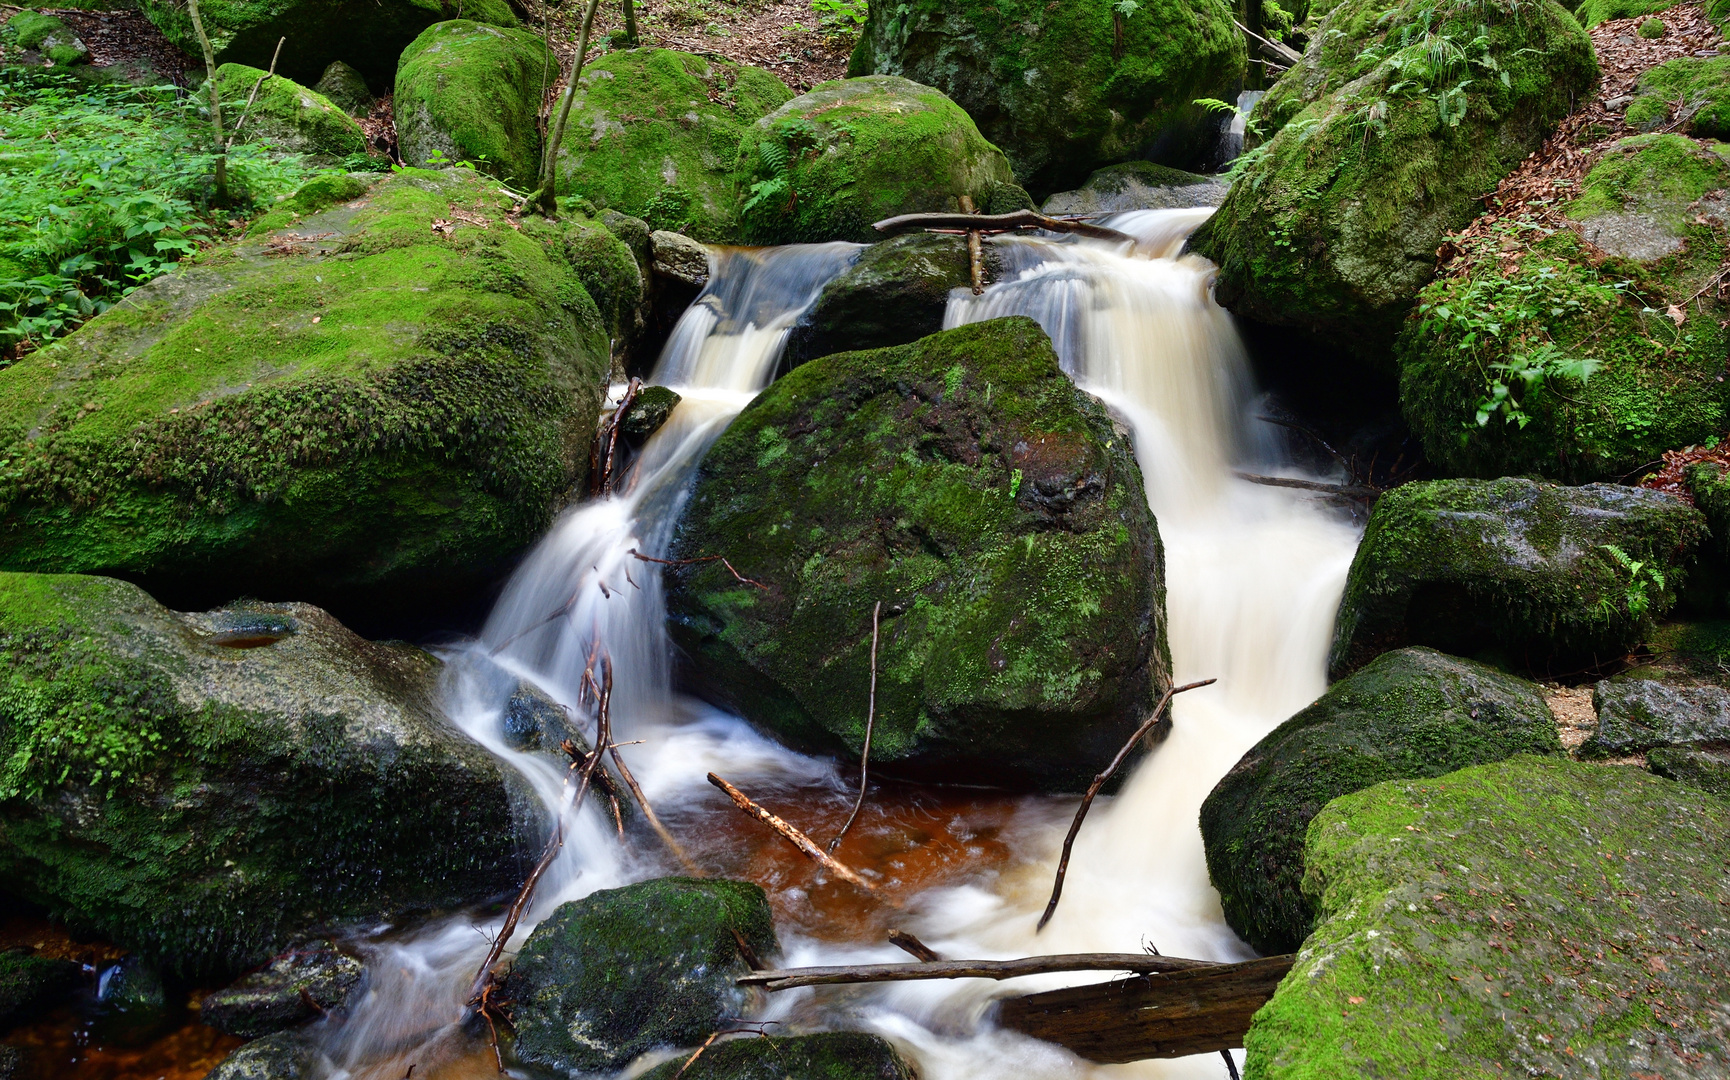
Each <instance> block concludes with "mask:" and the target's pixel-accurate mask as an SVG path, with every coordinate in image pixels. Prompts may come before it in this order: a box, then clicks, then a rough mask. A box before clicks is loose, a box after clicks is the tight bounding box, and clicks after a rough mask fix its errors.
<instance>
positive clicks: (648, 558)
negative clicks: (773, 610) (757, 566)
mask: <svg viewBox="0 0 1730 1080" xmlns="http://www.w3.org/2000/svg"><path fill="white" fill-rule="evenodd" d="M627 554H631V555H635V556H636V557H637V558H639V559H641V560H643V561H644V562H652V563H660V564H661V565H662V566H692V565H695V564H696V563H706V562H716V561H719V562H720V564H721V565H722V566H725V567H726V568H727V573H729V574H732V575H733V580H734V581H737V582H738V583H739V584H741V585H755V586H756V587H757V588H759V589H762V590H763V591H764V592H768V591H769V586H767V585H765V584H763V583H762V582H761V581H755V580H753V579H751V578H748V577H746V576H745V575H744V574H741V573H739V571H737V570H735V569H733V564H732V563H730V562H728V561H727V560H726V559H724V558H722V557H721V556H719V555H705V556H703V557H702V558H700V559H657V558H655V557H654V556H653V555H644V554H643V553H642V552H640V551H638V550H637V549H636V548H632V549H631V550H630V551H629V552H628V553H627Z"/></svg>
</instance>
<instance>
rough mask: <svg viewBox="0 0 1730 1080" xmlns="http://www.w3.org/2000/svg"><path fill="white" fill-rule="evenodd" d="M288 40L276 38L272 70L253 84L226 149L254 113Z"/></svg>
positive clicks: (225, 148) (271, 63)
mask: <svg viewBox="0 0 1730 1080" xmlns="http://www.w3.org/2000/svg"><path fill="white" fill-rule="evenodd" d="M287 40H288V38H286V37H279V38H277V39H276V51H275V52H273V53H271V54H270V70H268V71H266V72H265V73H264V74H263V75H262V76H260V77H259V80H258V81H257V82H255V83H253V84H252V93H250V94H248V95H247V96H246V107H245V108H244V109H241V110H240V119H239V120H236V121H235V122H234V130H233V131H232V132H230V133H229V136H228V141H227V142H225V143H223V144H222V148H223V149H224V150H227V149H229V148H230V147H232V146H233V145H234V140H235V139H236V138H238V137H239V136H240V126H241V125H242V124H244V123H246V118H247V117H248V116H250V115H252V103H253V102H255V101H257V100H258V89H259V87H261V86H263V85H264V84H265V83H266V82H268V81H269V80H270V77H271V76H272V75H275V74H276V58H277V57H279V56H281V55H282V43H283V42H285V41H287Z"/></svg>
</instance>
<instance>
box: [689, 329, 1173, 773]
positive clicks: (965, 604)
mask: <svg viewBox="0 0 1730 1080" xmlns="http://www.w3.org/2000/svg"><path fill="white" fill-rule="evenodd" d="M713 555H723V556H725V557H726V558H727V559H728V560H729V561H730V562H731V564H732V566H733V567H734V568H736V569H737V570H738V572H739V573H740V574H741V575H743V576H745V577H747V578H750V579H752V580H753V581H755V582H759V583H761V587H759V586H758V585H753V584H747V583H743V582H740V581H738V580H736V579H735V578H734V577H733V576H732V574H730V573H729V572H728V571H727V569H726V568H725V567H723V566H722V565H721V564H720V563H719V562H713V561H711V562H704V563H693V564H687V565H682V566H674V567H670V568H669V569H668V571H667V574H666V583H667V588H668V607H669V617H670V620H671V623H670V629H671V632H672V635H673V640H674V641H675V642H676V643H677V644H678V645H679V646H680V648H681V650H682V655H683V657H684V658H685V661H686V662H687V664H688V667H689V670H688V671H687V673H686V677H687V680H688V681H689V682H690V683H691V685H693V686H694V687H695V688H696V689H697V690H698V692H699V693H701V694H703V695H704V696H706V697H708V698H710V699H711V700H713V701H716V702H718V703H720V704H723V705H725V706H727V707H729V708H731V709H733V710H734V711H735V712H737V713H738V714H739V715H741V716H743V717H745V718H746V719H747V720H749V721H750V722H751V723H752V724H754V725H756V726H757V727H759V728H761V729H764V730H766V731H769V732H771V733H773V734H775V735H776V736H778V737H779V738H781V739H783V740H784V741H786V742H788V743H789V744H791V745H793V746H795V747H799V748H801V749H807V750H819V751H830V752H836V753H841V754H845V755H847V756H849V757H857V755H858V754H859V751H860V747H861V745H862V743H863V739H864V734H865V713H866V708H865V706H866V694H865V690H866V687H867V685H868V684H869V683H870V681H871V644H872V610H873V606H874V605H875V604H876V603H878V602H881V603H882V605H883V607H882V614H881V617H880V620H879V631H878V637H879V646H878V649H877V665H876V686H877V693H876V717H875V728H874V734H873V738H872V744H871V762H872V769H873V770H874V771H875V770H878V769H882V770H884V771H887V772H898V773H902V774H913V775H920V776H927V777H934V778H941V779H943V780H945V781H948V782H960V783H988V784H996V785H1000V786H1006V787H1035V788H1047V789H1056V790H1069V791H1076V790H1080V789H1081V788H1082V787H1084V786H1085V785H1086V784H1087V782H1088V780H1089V779H1090V778H1091V777H1092V776H1093V775H1094V774H1095V773H1097V772H1098V771H1099V770H1100V769H1101V768H1102V767H1103V766H1104V765H1105V763H1106V762H1108V761H1110V760H1111V757H1112V755H1113V754H1114V753H1116V751H1117V750H1118V748H1119V747H1121V746H1122V745H1123V744H1124V742H1125V740H1126V739H1127V738H1128V736H1129V734H1130V733H1131V732H1132V731H1134V730H1135V729H1136V727H1137V726H1138V725H1139V724H1140V723H1141V722H1142V720H1143V719H1145V718H1146V716H1147V713H1148V711H1149V710H1150V709H1151V707H1152V704H1153V699H1154V697H1155V696H1156V695H1157V694H1158V693H1160V692H1161V691H1162V690H1163V689H1164V687H1165V686H1166V685H1167V683H1168V680H1169V672H1170V670H1171V668H1170V661H1169V659H1168V652H1167V647H1166V637H1165V611H1164V608H1165V585H1164V556H1163V550H1162V548H1161V546H1160V541H1159V532H1158V529H1157V528H1156V526H1155V524H1154V520H1153V516H1152V514H1151V513H1149V511H1148V508H1147V497H1146V494H1145V492H1144V490H1143V487H1142V479H1141V472H1140V470H1139V469H1138V468H1137V467H1136V464H1135V459H1134V457H1133V456H1132V454H1131V450H1130V445H1129V440H1128V438H1127V437H1126V436H1125V435H1124V434H1123V433H1121V432H1120V431H1118V430H1116V429H1115V428H1114V427H1113V425H1112V421H1111V419H1110V417H1109V416H1108V415H1107V414H1106V412H1105V409H1104V408H1103V407H1102V406H1101V405H1100V404H1099V402H1098V401H1096V400H1095V399H1093V398H1092V397H1091V396H1089V395H1088V394H1086V393H1083V392H1082V391H1080V390H1078V389H1076V387H1075V385H1074V384H1073V383H1071V382H1070V381H1069V379H1068V378H1067V377H1066V376H1065V375H1064V374H1063V372H1062V371H1061V370H1060V369H1059V367H1058V364H1057V356H1056V354H1055V353H1054V352H1053V351H1052V348H1051V343H1050V341H1049V339H1047V338H1046V336H1045V333H1044V331H1042V330H1041V329H1040V328H1039V326H1038V324H1037V323H1035V322H1033V321H1032V320H1031V319H1026V318H1019V317H1017V318H1011V319H997V320H993V321H990V322H984V323H978V324H975V325H971V326H964V327H960V328H958V329H955V330H948V331H944V332H943V333H941V334H936V335H933V336H931V337H928V338H924V339H922V340H920V341H917V342H914V343H912V344H910V345H902V346H897V347H895V348H889V349H878V350H873V351H867V352H853V353H839V354H836V355H833V356H827V357H824V358H823V359H821V360H814V361H812V362H810V363H807V364H804V365H803V366H801V367H798V368H795V369H794V370H793V371H792V373H791V374H788V375H785V376H783V377H782V378H781V379H780V380H779V381H777V382H776V383H774V384H773V385H772V386H770V388H769V389H768V390H766V391H764V392H763V393H762V394H761V395H759V396H758V397H757V399H756V400H755V401H753V402H752V403H751V404H750V405H749V406H748V407H746V409H745V410H744V411H743V412H742V413H740V414H739V416H738V418H737V419H735V420H734V421H733V423H732V425H731V426H730V427H728V429H727V431H726V432H725V433H724V434H723V435H722V436H721V438H720V439H719V440H717V441H716V443H715V444H714V446H713V447H711V448H710V450H709V452H708V454H707V456H705V457H704V459H703V462H702V464H701V466H700V467H699V470H698V475H697V480H696V486H695V488H694V490H693V492H692V495H691V498H690V501H689V502H688V504H687V506H686V509H685V513H684V516H683V518H682V519H681V521H680V523H679V526H678V530H677V533H676V535H675V539H674V542H673V554H672V556H671V557H672V558H674V559H689V558H696V557H699V556H713Z"/></svg>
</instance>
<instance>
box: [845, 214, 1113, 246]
mask: <svg viewBox="0 0 1730 1080" xmlns="http://www.w3.org/2000/svg"><path fill="white" fill-rule="evenodd" d="M871 227H872V228H873V229H876V230H877V231H878V232H880V233H883V234H884V235H886V236H893V235H895V234H897V233H904V232H912V231H914V230H915V229H954V230H955V231H957V232H965V233H973V232H977V233H982V234H983V233H1004V232H1014V231H1015V230H1017V229H1044V230H1045V231H1047V232H1063V233H1074V234H1075V235H1077V236H1090V237H1092V238H1094V239H1095V240H1111V241H1115V242H1116V243H1119V244H1133V243H1135V237H1133V236H1130V235H1129V234H1128V233H1121V232H1118V231H1117V230H1116V229H1108V228H1106V227H1105V226H1103V225H1095V224H1093V223H1092V222H1089V221H1077V220H1074V219H1071V218H1054V217H1046V216H1045V215H1044V214H1041V213H1039V212H1038V211H1037V210H1016V211H1015V212H1013V213H1009V214H902V215H900V216H898V217H892V218H885V219H884V220H882V221H879V222H877V223H876V224H875V225H873V226H871Z"/></svg>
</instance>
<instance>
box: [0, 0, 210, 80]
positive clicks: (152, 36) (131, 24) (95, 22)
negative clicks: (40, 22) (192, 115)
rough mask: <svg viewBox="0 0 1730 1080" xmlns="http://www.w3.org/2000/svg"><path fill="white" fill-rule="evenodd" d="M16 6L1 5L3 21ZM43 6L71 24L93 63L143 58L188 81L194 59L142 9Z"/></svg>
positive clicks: (162, 69)
mask: <svg viewBox="0 0 1730 1080" xmlns="http://www.w3.org/2000/svg"><path fill="white" fill-rule="evenodd" d="M17 10H18V8H16V7H12V6H8V5H0V22H4V21H5V20H6V19H7V18H9V17H11V15H12V13H13V12H15V11H17ZM42 10H43V11H44V12H46V13H47V14H49V15H53V16H55V17H56V18H58V19H60V20H61V21H62V22H64V23H65V24H66V25H67V26H70V27H71V28H72V32H73V33H75V34H77V35H78V37H79V39H80V40H81V41H83V42H84V44H85V45H86V46H88V47H89V49H90V62H91V63H92V64H95V65H97V66H99V67H106V66H107V65H109V64H118V63H121V62H123V61H127V60H142V61H144V62H146V63H148V64H150V65H151V66H152V67H154V68H156V70H157V71H160V72H161V73H162V74H163V75H164V76H166V77H167V78H169V79H171V80H172V81H173V82H175V83H176V84H177V85H180V86H185V85H186V72H187V69H188V68H190V67H191V66H192V61H191V60H189V59H188V58H187V56H186V54H185V53H183V52H181V51H180V50H179V49H177V48H175V47H174V46H173V45H170V44H169V43H168V39H167V38H165V37H163V36H162V32H161V31H160V30H158V29H156V27H154V26H152V25H151V24H150V20H149V19H146V18H145V17H144V15H143V14H142V13H141V12H138V11H77V10H74V9H71V8H43V9H42Z"/></svg>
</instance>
